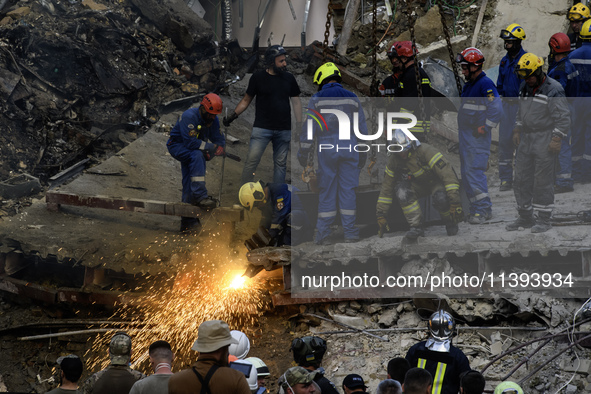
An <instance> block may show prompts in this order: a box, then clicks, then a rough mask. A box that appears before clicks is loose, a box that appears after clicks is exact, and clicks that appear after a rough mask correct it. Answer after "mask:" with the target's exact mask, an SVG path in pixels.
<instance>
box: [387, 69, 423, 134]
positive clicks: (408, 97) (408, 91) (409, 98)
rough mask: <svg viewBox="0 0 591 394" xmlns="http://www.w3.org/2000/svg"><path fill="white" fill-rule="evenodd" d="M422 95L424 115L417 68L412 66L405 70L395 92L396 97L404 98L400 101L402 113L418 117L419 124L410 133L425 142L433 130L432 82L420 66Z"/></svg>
mask: <svg viewBox="0 0 591 394" xmlns="http://www.w3.org/2000/svg"><path fill="white" fill-rule="evenodd" d="M419 75H420V85H421V93H422V95H423V98H424V99H423V111H424V116H425V117H424V118H423V114H422V113H421V103H420V102H419V98H418V97H419V90H418V87H417V78H416V74H415V66H414V65H411V66H409V67H407V68H405V69H404V71H403V72H402V75H401V76H400V80H399V81H398V86H397V88H396V91H395V92H394V96H395V97H398V98H403V100H400V111H401V112H407V113H411V114H414V115H415V116H416V117H417V124H416V125H415V126H414V127H412V128H410V131H411V132H412V133H413V134H414V135H415V137H417V138H418V139H419V141H425V140H426V136H425V134H427V133H429V132H430V130H431V102H430V100H431V99H430V97H431V80H430V79H429V76H428V75H427V73H426V72H425V70H423V68H422V67H420V66H419Z"/></svg>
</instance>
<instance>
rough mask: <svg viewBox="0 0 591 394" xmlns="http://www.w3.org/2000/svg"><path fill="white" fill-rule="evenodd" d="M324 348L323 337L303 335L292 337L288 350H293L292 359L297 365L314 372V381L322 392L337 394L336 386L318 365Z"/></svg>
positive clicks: (324, 350) (325, 347)
mask: <svg viewBox="0 0 591 394" xmlns="http://www.w3.org/2000/svg"><path fill="white" fill-rule="evenodd" d="M326 349H327V345H326V341H325V340H324V339H322V338H320V337H316V336H305V337H302V338H296V339H294V340H293V341H292V342H291V348H290V349H289V350H290V351H292V352H293V361H295V362H296V364H297V365H298V366H300V367H303V368H305V369H306V370H308V371H309V372H311V373H314V382H315V383H316V384H317V385H318V387H320V390H321V392H322V393H323V394H338V391H337V389H336V386H335V385H334V383H333V382H331V381H330V380H328V379H327V378H326V377H325V376H324V368H322V367H321V366H320V364H321V363H322V358H323V357H324V353H326Z"/></svg>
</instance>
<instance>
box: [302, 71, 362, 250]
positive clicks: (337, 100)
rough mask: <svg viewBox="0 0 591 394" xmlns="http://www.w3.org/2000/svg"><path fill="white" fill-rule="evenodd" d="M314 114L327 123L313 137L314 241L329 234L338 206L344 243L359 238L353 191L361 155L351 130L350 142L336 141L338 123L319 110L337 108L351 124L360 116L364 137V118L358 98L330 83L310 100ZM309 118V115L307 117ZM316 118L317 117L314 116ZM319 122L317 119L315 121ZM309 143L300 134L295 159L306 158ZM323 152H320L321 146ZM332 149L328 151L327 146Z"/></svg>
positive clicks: (310, 142) (357, 181)
mask: <svg viewBox="0 0 591 394" xmlns="http://www.w3.org/2000/svg"><path fill="white" fill-rule="evenodd" d="M308 107H309V108H311V109H313V110H314V111H315V112H316V113H317V114H320V115H322V117H323V119H324V120H325V122H326V123H324V122H320V124H321V125H322V127H320V126H318V124H316V123H314V125H313V127H314V136H313V137H315V138H316V139H317V140H318V147H319V152H318V186H319V189H320V192H319V203H318V220H317V222H316V229H317V230H318V232H317V234H316V240H315V241H316V242H317V243H321V242H322V241H323V240H325V239H326V238H327V237H328V236H329V235H330V234H331V229H330V226H331V225H332V224H333V222H334V220H335V218H336V216H337V206H338V209H339V213H340V215H341V223H342V225H343V230H344V233H345V241H355V240H357V239H359V229H358V228H357V227H355V220H356V209H357V203H356V196H355V188H356V187H357V186H358V185H359V173H360V166H361V164H364V163H362V162H363V160H361V161H360V153H359V152H357V151H355V149H354V146H355V145H356V144H357V139H356V138H355V135H354V133H353V130H352V129H351V130H350V133H351V134H350V135H351V139H350V140H340V139H339V127H340V124H339V121H338V119H337V116H336V115H334V114H330V113H324V114H322V113H321V111H322V109H338V110H340V111H342V112H344V113H345V114H347V115H348V117H349V119H350V122H351V125H353V120H354V117H353V114H354V113H358V114H359V125H358V127H359V131H360V132H361V133H362V134H367V126H366V124H365V116H364V114H363V109H362V108H361V103H360V101H359V99H358V98H357V96H356V95H355V94H354V93H352V92H350V91H348V90H346V89H344V88H343V87H342V85H341V84H340V83H337V82H330V83H326V84H324V85H322V88H321V90H320V91H319V92H318V93H316V94H315V95H314V96H312V98H311V99H310V103H309V105H308ZM310 116H312V115H310ZM316 116H317V115H316ZM317 119H318V118H317ZM312 142H313V141H312V140H309V139H308V136H307V133H306V132H302V133H301V138H300V150H299V151H298V157H299V158H302V157H308V153H309V152H310V150H311V149H312V146H313V144H312ZM323 146H324V147H325V149H322V147H323ZM329 146H330V147H332V149H329V148H328V147H329Z"/></svg>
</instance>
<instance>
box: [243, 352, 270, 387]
mask: <svg viewBox="0 0 591 394" xmlns="http://www.w3.org/2000/svg"><path fill="white" fill-rule="evenodd" d="M245 361H250V362H251V363H252V365H254V367H255V368H256V369H257V391H256V393H255V394H264V393H266V392H267V388H266V387H265V384H266V380H267V378H269V375H271V373H270V372H269V367H267V364H265V363H264V362H263V360H261V359H260V358H258V357H249V358H247V359H245Z"/></svg>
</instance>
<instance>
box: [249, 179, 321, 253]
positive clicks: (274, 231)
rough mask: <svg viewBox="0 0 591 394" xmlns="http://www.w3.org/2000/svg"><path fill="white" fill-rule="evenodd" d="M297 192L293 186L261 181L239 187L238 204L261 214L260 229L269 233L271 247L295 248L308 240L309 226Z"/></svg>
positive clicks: (310, 228)
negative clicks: (285, 246) (288, 246)
mask: <svg viewBox="0 0 591 394" xmlns="http://www.w3.org/2000/svg"><path fill="white" fill-rule="evenodd" d="M297 191H298V190H297V188H296V187H294V186H292V185H288V184H286V183H264V182H262V181H259V182H248V183H245V184H244V185H242V187H241V188H240V191H239V193H238V198H239V199H240V203H241V204H242V206H243V207H245V208H248V210H249V211H252V209H253V208H255V207H257V208H259V209H260V210H261V211H262V213H263V216H262V218H261V222H260V224H259V226H262V227H264V228H266V229H267V230H268V231H269V234H270V235H271V237H272V238H273V239H274V242H273V245H274V246H281V245H294V246H295V245H299V244H300V243H302V242H306V241H309V240H310V239H311V235H312V231H311V230H312V225H311V223H310V220H309V219H308V215H307V213H306V211H305V210H304V206H303V205H302V203H301V201H300V199H299V197H298V196H297V195H296V194H295V193H296V192H297ZM269 206H270V209H269ZM269 212H270V214H269Z"/></svg>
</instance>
